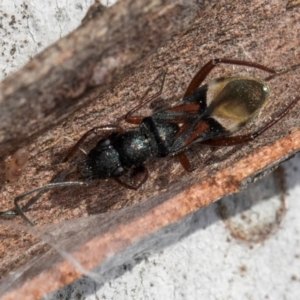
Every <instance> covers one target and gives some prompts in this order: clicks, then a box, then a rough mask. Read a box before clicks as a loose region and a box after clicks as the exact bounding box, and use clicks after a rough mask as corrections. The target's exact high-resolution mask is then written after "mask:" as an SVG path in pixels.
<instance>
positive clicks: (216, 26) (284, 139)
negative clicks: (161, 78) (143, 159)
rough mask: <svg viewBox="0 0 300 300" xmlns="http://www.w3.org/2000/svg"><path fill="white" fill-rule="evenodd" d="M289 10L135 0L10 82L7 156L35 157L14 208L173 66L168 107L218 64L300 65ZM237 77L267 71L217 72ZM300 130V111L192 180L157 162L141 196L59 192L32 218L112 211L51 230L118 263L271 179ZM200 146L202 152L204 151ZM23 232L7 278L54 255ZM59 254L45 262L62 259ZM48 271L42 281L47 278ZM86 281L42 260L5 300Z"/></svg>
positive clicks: (284, 90) (284, 99) (282, 84)
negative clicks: (161, 233)
mask: <svg viewBox="0 0 300 300" xmlns="http://www.w3.org/2000/svg"><path fill="white" fill-rule="evenodd" d="M286 5H287V3H286V2H284V1H275V0H274V1H269V2H268V3H266V2H265V1H261V0H257V1H252V2H251V5H250V6H249V1H231V2H228V1H218V2H216V3H210V4H207V3H205V4H201V3H199V2H198V3H193V2H187V1H182V2H181V1H151V5H150V6H149V7H147V6H146V5H145V3H144V1H136V0H134V1H130V0H124V1H121V2H120V3H118V4H117V5H116V6H115V7H113V8H111V9H108V10H106V11H105V12H103V14H102V15H101V16H97V17H96V18H94V19H92V20H91V21H89V22H87V23H85V24H83V26H82V27H80V28H78V29H77V30H76V31H75V32H74V33H72V34H71V35H69V36H68V37H66V38H64V39H62V40H60V41H59V42H58V43H57V44H55V45H53V46H51V47H50V48H48V49H47V50H45V51H44V52H43V53H42V54H40V55H39V56H38V57H37V58H35V59H34V60H33V61H32V62H30V63H29V64H28V65H27V66H25V68H23V69H22V70H20V71H19V72H18V73H16V74H15V75H13V76H12V77H10V78H8V79H6V80H5V81H3V82H2V84H1V90H2V93H1V95H2V98H1V100H0V109H1V112H5V113H4V114H2V115H1V119H0V126H1V128H0V131H1V135H0V136H1V150H0V151H1V152H0V155H2V156H5V155H7V154H8V152H9V151H12V150H14V149H16V148H17V147H19V145H20V144H25V143H26V146H27V148H28V149H29V152H30V153H31V160H30V162H29V166H28V167H27V169H26V174H23V175H22V177H21V178H20V181H19V182H18V184H16V185H15V186H13V187H12V186H11V185H6V186H4V187H3V194H2V195H3V196H2V197H3V198H4V200H5V201H6V203H7V207H6V208H11V207H12V202H10V201H12V199H13V198H14V197H15V196H16V195H18V194H20V193H22V192H24V191H27V190H30V189H32V188H33V187H36V186H40V185H43V184H45V183H47V182H49V181H50V180H51V178H52V176H54V175H55V174H56V173H57V171H58V169H63V168H64V167H65V166H64V165H63V166H61V167H60V166H53V167H52V168H51V167H50V165H51V164H53V162H56V161H59V160H60V159H61V158H62V157H63V155H64V153H65V152H66V151H67V149H68V148H69V147H70V146H71V145H72V142H66V139H65V138H64V136H68V137H69V138H71V139H73V140H77V139H78V138H79V137H80V136H81V135H82V134H83V133H84V132H85V131H87V130H88V129H90V128H92V127H94V126H98V125H104V124H116V123H119V122H120V121H121V120H122V117H123V116H124V115H125V114H126V112H127V111H129V110H130V109H132V108H133V107H134V106H135V105H136V104H137V103H139V101H141V99H140V98H141V96H142V95H143V94H144V92H145V91H146V90H147V88H148V86H149V85H150V86H151V85H152V82H153V80H154V78H155V77H156V76H157V75H158V74H160V72H162V70H168V73H167V78H166V83H165V86H164V92H163V94H162V96H161V98H162V99H169V100H164V101H163V102H164V104H168V101H169V102H170V103H171V104H173V103H175V102H176V101H180V97H182V95H183V94H184V89H185V88H186V87H187V84H188V83H189V81H190V79H191V77H192V76H193V74H195V72H196V71H197V70H198V69H199V68H200V67H201V65H203V64H204V63H205V62H207V61H208V60H209V59H211V58H216V57H227V58H238V59H245V60H251V61H256V62H259V63H262V64H264V65H267V66H269V67H272V68H281V67H286V66H291V65H295V64H298V63H299V57H300V55H299V51H300V50H299V49H300V26H299V21H300V13H299V7H291V5H290V4H289V9H288V10H286ZM112 20H113V22H112ZM162 46H163V47H162ZM70 70H71V71H70ZM237 73H239V74H241V73H242V74H245V75H248V74H251V76H258V77H264V76H265V74H263V73H262V72H257V71H255V70H248V69H245V68H232V67H231V66H226V67H220V68H218V69H216V70H215V71H214V73H213V75H212V76H211V77H217V76H224V75H228V74H237ZM299 79H300V71H299V69H295V70H293V71H291V72H288V73H286V74H284V75H282V76H280V77H276V78H275V79H274V80H272V81H270V86H271V89H272V96H271V97H272V98H271V100H270V102H269V103H268V105H267V106H266V107H265V109H264V110H263V112H262V114H261V115H260V116H259V118H257V119H256V121H255V122H253V123H252V124H251V125H250V126H247V128H246V129H245V131H243V132H248V131H251V130H255V128H259V127H261V126H262V125H263V124H264V123H265V122H266V121H267V120H268V119H269V118H270V117H272V116H275V115H276V114H277V113H278V112H280V111H281V109H283V108H284V107H285V105H286V104H288V103H289V102H290V101H291V100H292V99H293V98H294V97H298V95H299V82H300V80H299ZM96 83H97V84H96ZM108 87H110V88H112V87H113V90H112V91H109V90H108ZM155 88H156V87H155V85H154V84H153V89H154V90H155ZM21 98H22V99H30V101H35V102H34V103H35V104H34V108H33V109H32V108H30V109H28V107H27V106H26V105H25V104H26V101H25V102H24V103H25V104H24V103H23V102H22V101H20V99H21ZM67 116H68V117H69V118H68V120H67V121H65V122H63V120H64V119H65V118H66V117H67ZM30 119H32V120H34V122H32V123H30V122H29V120H30ZM299 124H300V120H299V104H297V105H296V107H294V109H293V110H292V111H291V112H289V114H288V115H287V116H286V117H285V118H284V119H283V120H281V121H280V123H279V124H277V125H276V126H274V127H272V128H271V129H270V130H269V131H268V132H266V134H264V135H263V136H262V137H260V138H259V139H257V140H256V141H255V142H253V143H249V144H247V145H244V146H242V147H230V148H229V149H219V150H217V151H216V152H214V154H213V156H211V157H210V162H209V163H207V164H205V165H203V166H201V168H199V169H197V170H196V171H195V172H193V173H191V174H187V173H185V172H184V171H183V170H182V168H181V167H180V166H179V165H178V162H177V161H176V160H175V159H174V158H167V159H165V160H159V161H154V162H153V163H151V164H150V165H149V171H150V178H149V180H148V181H147V182H146V183H145V185H144V186H143V187H142V188H141V189H140V190H139V191H138V192H136V191H130V190H126V189H124V188H123V187H120V186H119V185H118V184H116V183H114V182H112V181H107V182H104V183H103V182H102V183H99V185H98V186H91V187H89V188H86V189H85V188H84V189H80V188H78V189H67V190H66V191H57V192H55V193H51V201H45V200H44V201H40V202H39V203H37V204H36V205H34V207H33V209H32V211H30V212H29V213H28V214H29V216H30V218H31V219H33V220H35V221H36V222H37V223H38V224H39V225H41V224H50V223H53V222H54V221H55V222H58V221H62V220H65V219H69V218H74V217H79V216H84V215H86V214H96V213H104V212H110V213H106V214H103V215H99V216H94V217H92V218H87V219H79V220H76V221H74V222H73V223H69V224H68V223H65V224H64V225H61V226H60V228H57V227H56V228H54V229H51V232H52V233H53V235H54V233H55V234H57V235H58V236H59V238H58V240H61V239H64V240H65V239H66V237H69V235H71V233H72V238H69V239H67V240H65V243H64V247H66V249H68V251H71V250H72V249H74V247H75V246H77V252H76V253H75V254H74V256H75V257H76V259H77V260H78V261H79V262H80V263H81V264H82V265H83V266H84V267H85V268H86V269H88V270H89V269H91V268H93V267H94V266H95V265H99V264H103V263H104V262H105V261H107V259H108V256H109V255H110V253H111V251H114V252H115V253H119V252H121V251H124V249H126V248H128V247H130V246H131V245H132V244H134V243H137V242H138V241H141V240H142V239H146V238H147V236H150V235H151V234H153V233H155V232H157V231H158V230H160V229H162V228H164V227H165V226H167V225H171V224H173V223H174V222H177V221H179V220H181V219H182V218H184V217H185V216H186V215H188V214H189V213H192V212H194V211H195V210H197V209H199V208H200V207H202V206H205V205H208V204H209V203H211V202H213V201H215V200H217V199H219V198H220V197H222V196H223V195H226V194H228V193H233V192H237V191H238V190H239V189H240V188H242V187H245V186H246V185H247V183H248V182H250V181H253V180H255V179H256V178H258V177H259V176H262V175H264V174H266V173H268V172H270V170H272V169H273V168H274V167H275V166H276V165H278V163H279V162H281V161H283V160H285V159H287V158H289V157H290V156H291V155H293V154H294V153H296V152H297V151H299V149H300V139H299V138H300V132H299ZM54 125H55V126H54ZM121 125H122V126H123V125H124V124H123V123H121ZM124 126H126V125H124ZM50 127H51V128H50ZM32 137H36V139H32ZM195 147H196V148H195V149H194V150H195V151H196V153H198V152H199V151H201V149H200V147H198V146H197V145H196V146H195ZM42 165H43V166H49V167H44V168H43V167H41V166H42ZM3 202H4V201H3ZM124 207H126V209H123V210H120V209H121V208H124ZM50 208H51V211H50ZM1 209H5V207H3V208H1ZM114 211H116V212H114ZM19 221H20V223H21V222H22V221H21V220H19ZM7 224H9V223H7ZM14 224H15V223H14ZM11 230H12V229H11V228H10V229H9V230H6V231H4V230H3V233H2V236H3V242H2V250H1V251H2V253H7V254H6V256H5V257H4V258H3V259H2V267H1V272H2V277H4V276H5V275H7V273H8V272H9V271H11V270H16V269H17V267H19V266H20V265H24V264H25V263H26V262H27V261H29V260H30V259H31V258H32V257H33V256H36V255H37V253H39V252H43V253H44V251H45V246H40V244H38V246H37V245H34V240H33V239H31V238H30V237H26V239H27V244H24V243H22V239H20V238H19V235H18V234H19V231H18V228H16V230H17V231H16V233H15V234H14V235H13V234H12V233H11ZM46 232H49V231H47V230H46ZM91 238H93V239H92V240H90V241H89V239H91ZM85 242H86V243H85ZM55 243H58V241H57V237H56V240H55ZM84 243H85V244H84ZM9 245H10V247H9ZM43 247H44V248H43ZM7 249H9V251H7ZM22 252H23V256H20V253H22ZM49 253H50V254H49ZM49 253H48V254H47V255H46V256H45V257H44V258H43V257H42V258H41V260H42V261H43V260H44V261H48V262H49V261H51V262H52V259H53V260H55V259H56V258H55V256H51V255H52V252H49ZM49 257H51V259H50V258H49ZM86 257H88V258H89V259H88V260H86ZM43 269H45V271H44V272H43V273H42V275H40V276H39V277H35V275H36V274H38V273H40V272H42V270H43ZM80 275H81V272H80V271H78V270H75V269H74V267H73V266H72V265H71V264H70V263H69V262H68V261H63V262H61V263H60V264H57V265H55V266H53V267H52V268H49V269H47V267H46V265H45V264H43V263H38V264H37V263H36V264H34V265H33V267H32V268H30V269H29V270H28V271H27V272H26V273H24V274H23V275H22V276H21V277H20V278H19V279H18V282H17V281H15V284H16V285H17V284H18V285H19V286H20V287H19V289H16V290H15V291H12V292H11V293H10V294H7V296H6V297H3V299H17V298H18V295H22V299H33V298H38V297H40V295H42V293H44V292H49V291H53V290H55V289H57V288H59V287H60V286H62V285H63V284H66V283H69V282H71V281H72V280H75V279H76V278H78V276H80ZM57 278H59V279H57ZM25 280H27V282H26V283H24V282H25ZM8 282H12V279H11V278H10V277H6V278H4V279H3V283H2V286H4V285H6V286H7V285H8ZM24 295H28V297H27V298H26V297H25V296H24ZM33 295H34V296H33Z"/></svg>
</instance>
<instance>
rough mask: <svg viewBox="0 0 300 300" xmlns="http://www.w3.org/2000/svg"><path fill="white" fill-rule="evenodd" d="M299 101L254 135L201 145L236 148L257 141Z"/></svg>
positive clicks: (223, 138) (225, 138) (295, 102)
mask: <svg viewBox="0 0 300 300" xmlns="http://www.w3.org/2000/svg"><path fill="white" fill-rule="evenodd" d="M299 100H300V97H298V98H296V99H295V100H294V101H292V102H291V103H290V104H289V105H288V106H287V107H286V108H285V109H284V110H283V111H282V112H281V113H280V114H279V115H278V116H276V117H275V118H274V119H273V120H271V121H270V122H269V123H267V124H265V125H264V126H263V127H262V128H260V129H259V130H257V131H255V132H254V133H251V134H246V135H238V136H228V137H219V138H213V139H208V140H204V141H201V142H199V143H200V144H204V145H209V146H216V147H219V146H222V147H223V146H235V145H240V144H244V143H247V142H251V141H253V140H254V139H256V138H257V137H258V136H260V135H261V134H262V133H264V132H265V131H266V130H267V129H269V128H270V127H272V126H273V125H275V124H276V123H277V122H278V121H279V120H281V119H282V118H283V117H284V116H285V115H286V114H287V113H288V112H289V110H290V109H291V108H292V107H293V106H295V105H296V104H297V102H298V101H299Z"/></svg>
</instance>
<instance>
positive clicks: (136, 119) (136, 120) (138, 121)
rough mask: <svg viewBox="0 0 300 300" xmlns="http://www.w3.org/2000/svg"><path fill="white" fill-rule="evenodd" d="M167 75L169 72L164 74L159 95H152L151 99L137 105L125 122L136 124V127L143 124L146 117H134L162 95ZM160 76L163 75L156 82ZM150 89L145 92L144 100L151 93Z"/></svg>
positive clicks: (128, 114)
mask: <svg viewBox="0 0 300 300" xmlns="http://www.w3.org/2000/svg"><path fill="white" fill-rule="evenodd" d="M166 74H167V72H164V74H163V81H162V84H161V87H160V89H159V91H158V92H157V93H155V94H154V95H152V96H151V97H149V98H148V99H146V100H145V101H143V102H141V103H140V104H139V105H137V106H136V107H134V108H133V109H132V110H130V111H129V112H128V113H127V115H126V116H125V121H126V122H127V123H130V124H135V125H139V124H141V122H142V121H143V119H144V118H145V117H144V116H132V115H133V114H134V113H136V112H137V111H138V110H139V109H141V108H142V107H143V106H145V105H146V104H149V103H150V102H152V101H153V100H155V99H156V98H157V97H158V96H160V95H161V93H162V90H163V87H164V83H165V78H166ZM160 76H161V74H160V75H159V76H157V77H156V78H155V80H154V81H156V80H157V78H158V77H160ZM150 89H151V88H148V89H147V91H146V92H145V94H144V96H143V97H142V98H144V97H145V96H146V95H147V94H148V93H149V91H150Z"/></svg>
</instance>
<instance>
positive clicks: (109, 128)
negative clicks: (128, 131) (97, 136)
mask: <svg viewBox="0 0 300 300" xmlns="http://www.w3.org/2000/svg"><path fill="white" fill-rule="evenodd" d="M98 130H101V131H105V133H106V135H108V134H110V133H113V132H123V129H122V128H121V127H120V126H114V125H106V126H97V127H94V128H92V129H90V130H89V131H87V132H86V133H85V134H84V135H83V136H82V137H81V138H80V139H79V140H78V141H77V142H76V144H75V145H74V146H73V147H72V148H71V149H70V150H69V152H68V153H67V155H66V156H65V158H64V159H63V160H62V162H66V161H67V160H68V159H69V158H70V157H71V156H72V155H73V154H74V152H75V151H76V150H77V149H78V147H79V146H80V144H81V143H82V142H83V141H84V140H85V139H86V138H87V137H88V136H90V135H91V134H93V133H97V131H98Z"/></svg>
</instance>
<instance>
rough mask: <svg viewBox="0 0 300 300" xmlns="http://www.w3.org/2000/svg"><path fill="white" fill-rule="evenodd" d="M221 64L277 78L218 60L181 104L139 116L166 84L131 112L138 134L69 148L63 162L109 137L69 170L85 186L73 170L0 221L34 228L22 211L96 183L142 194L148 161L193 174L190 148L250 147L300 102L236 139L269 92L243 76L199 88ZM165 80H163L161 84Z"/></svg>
mask: <svg viewBox="0 0 300 300" xmlns="http://www.w3.org/2000/svg"><path fill="white" fill-rule="evenodd" d="M219 64H231V65H241V66H246V67H251V68H256V69H260V70H263V71H265V72H268V73H270V74H273V75H274V74H277V73H278V72H277V71H275V70H273V69H270V68H268V67H266V66H263V65H260V64H257V63H254V62H248V61H241V60H231V59H214V60H211V61H209V62H208V63H206V64H205V65H204V66H203V67H202V68H201V69H200V70H199V71H198V73H197V74H196V75H195V76H194V78H193V79H192V81H191V82H190V84H189V86H188V88H187V90H186V92H185V94H184V97H183V102H182V104H180V105H177V106H175V107H170V108H167V109H164V110H161V111H157V112H154V113H153V114H152V115H150V116H147V117H144V116H138V115H136V113H137V112H138V111H139V110H140V109H141V108H142V107H143V106H144V105H146V104H148V103H150V102H151V101H153V100H154V99H156V98H157V97H158V96H159V95H160V94H161V92H162V89H163V85H164V83H162V85H161V88H160V91H159V92H158V93H156V94H155V95H153V96H152V97H150V98H149V99H147V100H145V101H144V102H142V103H141V104H139V105H138V106H136V107H135V108H133V109H132V110H131V111H129V112H128V113H127V115H126V116H125V120H126V121H127V122H128V123H131V124H135V125H137V127H136V128H134V129H130V130H127V131H125V130H123V129H122V128H121V127H119V126H111V125H107V126H99V127H95V128H93V129H91V130H89V131H87V132H86V133H85V134H84V135H83V136H82V137H81V138H80V139H79V140H78V142H77V143H76V144H75V145H74V146H73V148H71V150H70V151H69V153H68V155H67V156H66V158H65V159H64V161H66V160H68V159H69V158H70V156H72V155H73V153H74V152H75V151H76V149H78V147H79V145H80V144H81V143H82V142H83V141H84V140H85V139H86V138H87V137H88V136H90V135H91V134H95V133H97V132H98V131H102V133H103V132H104V133H105V134H104V136H103V135H102V138H101V139H100V140H99V141H98V143H97V145H96V146H95V147H94V148H93V149H91V150H90V152H89V153H88V154H87V156H86V158H85V159H84V160H81V161H78V160H77V161H75V162H74V164H72V165H71V168H73V167H74V165H78V164H80V165H82V169H81V173H82V175H83V176H84V178H85V180H84V181H64V178H65V177H66V175H67V174H68V172H69V170H70V169H71V168H70V169H69V170H68V171H67V172H66V173H65V175H64V176H62V177H61V178H59V179H58V180H57V182H52V183H49V184H47V185H45V186H42V187H39V188H37V189H34V190H31V191H29V192H27V193H24V194H22V195H20V196H18V197H16V198H15V199H14V204H15V209H14V210H11V211H4V212H1V215H6V216H8V215H20V216H22V217H23V219H24V220H26V221H27V222H28V223H30V224H31V225H33V223H32V222H31V221H30V220H29V219H28V218H27V216H26V215H25V213H24V211H26V210H28V208H29V207H30V206H31V205H33V204H34V203H35V202H36V201H37V200H38V199H39V197H40V196H41V194H43V193H45V192H46V191H48V190H50V189H53V188H58V187H66V186H76V185H86V184H88V182H90V181H92V180H96V179H107V178H113V179H114V180H116V181H117V182H119V183H120V184H122V185H123V186H125V187H127V188H131V189H138V188H139V187H140V186H141V185H142V184H143V183H144V182H145V181H146V180H147V178H148V171H147V169H146V167H145V163H146V162H147V160H148V159H149V158H150V157H156V158H163V157H166V156H170V155H172V156H174V155H178V157H179V161H180V162H181V164H182V166H183V167H184V168H185V169H186V170H187V171H192V170H193V167H192V165H191V164H190V161H189V159H188V157H187V156H186V155H185V153H184V151H185V150H186V149H187V148H188V147H189V146H190V145H191V144H193V143H199V144H205V145H210V146H218V147H224V146H233V145H239V144H243V143H247V142H250V141H252V140H254V139H255V138H257V137H258V136H259V135H261V134H262V133H263V132H265V131H266V130H267V129H268V128H270V127H271V126H273V125H274V124H275V123H277V122H278V121H279V120H280V119H281V118H282V117H283V116H284V115H285V114H286V113H287V112H288V111H289V110H290V109H291V108H292V107H293V106H294V105H295V104H296V103H297V101H298V100H299V98H296V99H295V100H293V101H292V102H291V103H290V104H289V105H288V106H287V107H286V108H285V109H284V110H282V111H281V112H279V114H278V115H277V116H276V117H275V118H273V119H272V120H271V121H269V122H268V123H267V124H265V125H264V126H263V127H261V128H260V129H259V130H257V131H255V132H253V133H250V134H245V135H237V136H232V135H231V134H232V133H234V132H236V131H238V130H239V129H240V128H242V127H243V126H244V125H245V124H246V123H247V122H249V121H250V120H252V119H253V118H254V117H256V116H257V115H258V113H259V112H260V110H261V109H262V107H263V106H264V104H265V103H266V101H267V99H268V98H269V94H270V89H269V87H268V85H267V84H266V83H265V81H263V80H261V79H258V78H252V77H243V76H235V77H222V78H218V79H215V80H213V81H211V82H209V83H207V84H204V85H202V86H200V85H201V84H202V82H203V81H204V80H205V78H206V77H207V75H208V74H209V73H210V72H211V71H212V70H213V69H214V68H215V67H216V66H217V65H219ZM271 77H272V76H270V77H269V78H271ZM164 79H165V75H164V77H163V81H164ZM124 174H127V175H128V174H129V176H127V177H129V179H130V180H129V181H125V180H124V179H123V175H124ZM37 192H39V193H38V195H37V196H35V197H34V198H32V199H31V200H30V201H29V202H28V203H27V204H26V205H25V206H23V208H21V206H20V204H19V202H20V201H21V200H22V199H23V198H24V197H26V196H28V195H30V194H32V193H37Z"/></svg>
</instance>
